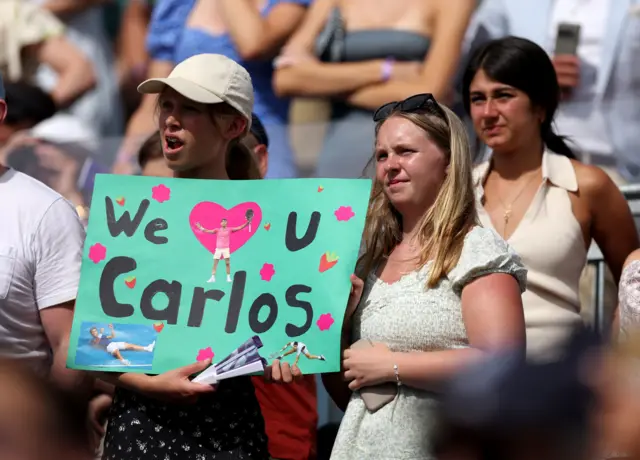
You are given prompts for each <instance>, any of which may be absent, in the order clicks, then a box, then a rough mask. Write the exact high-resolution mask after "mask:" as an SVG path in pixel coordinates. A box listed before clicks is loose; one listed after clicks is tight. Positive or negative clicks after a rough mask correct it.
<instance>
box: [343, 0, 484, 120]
mask: <svg viewBox="0 0 640 460" xmlns="http://www.w3.org/2000/svg"><path fill="white" fill-rule="evenodd" d="M435 3H437V17H436V21H435V27H434V30H433V34H432V36H431V47H430V49H429V52H428V53H427V56H426V57H425V60H424V63H423V65H422V69H421V71H420V72H419V74H417V75H416V76H415V77H413V78H412V79H410V80H407V81H398V80H390V81H388V82H386V83H381V84H376V85H369V86H366V87H364V88H361V89H359V90H357V91H355V92H354V93H352V94H350V95H349V96H348V97H347V101H348V102H349V103H350V104H351V105H354V106H356V107H361V108H364V109H371V110H373V109H376V108H378V107H380V106H381V105H382V104H386V103H387V102H390V101H400V100H403V99H405V98H407V97H409V96H412V95H414V94H419V93H432V94H433V95H434V96H435V98H436V99H438V100H442V101H443V102H445V101H444V99H446V98H448V97H449V95H450V91H451V82H452V80H453V77H454V76H455V74H456V71H457V70H458V66H459V62H460V55H461V50H462V43H463V40H464V35H465V31H466V29H467V26H468V24H469V20H470V18H471V15H472V14H473V11H474V8H475V6H476V1H475V0H439V1H437V2H435Z"/></svg>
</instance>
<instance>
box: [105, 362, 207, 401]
mask: <svg viewBox="0 0 640 460" xmlns="http://www.w3.org/2000/svg"><path fill="white" fill-rule="evenodd" d="M210 364H211V360H207V361H202V362H198V363H194V364H190V365H188V366H184V367H180V368H178V369H174V370H172V371H169V372H165V373H163V374H158V375H153V376H152V375H146V374H134V373H124V374H117V373H106V372H103V373H99V374H97V377H98V378H100V379H101V380H103V381H105V382H108V383H111V384H113V385H115V386H117V387H121V388H125V389H127V390H130V391H134V392H136V393H140V394H142V395H144V396H147V397H149V398H153V399H157V400H160V401H167V402H176V403H193V402H195V401H197V399H198V397H199V396H202V395H203V394H207V393H212V392H214V391H215V387H214V386H212V385H206V384H203V383H196V382H192V381H191V380H190V379H189V377H190V376H192V375H194V374H196V373H198V372H202V371H203V370H205V369H206V368H207V367H208V366H209V365H210Z"/></svg>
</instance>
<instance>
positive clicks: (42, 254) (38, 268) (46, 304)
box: [0, 80, 89, 389]
mask: <svg viewBox="0 0 640 460" xmlns="http://www.w3.org/2000/svg"><path fill="white" fill-rule="evenodd" d="M6 113H7V104H6V102H5V101H4V87H3V86H2V81H1V80H0V123H2V121H3V120H4V118H5V115H6ZM0 222H1V225H0V357H2V358H9V359H16V360H19V361H21V362H22V363H24V364H26V365H28V366H29V367H31V368H32V369H33V370H34V371H36V372H37V373H38V374H40V375H42V376H49V377H51V378H52V379H54V380H55V381H56V383H58V384H60V385H61V386H63V387H66V388H75V389H78V388H77V387H78V386H82V388H83V389H84V388H85V387H84V385H85V384H87V385H88V383H89V379H88V377H87V376H86V375H85V374H84V373H81V372H77V371H72V370H70V369H67V368H66V366H65V361H66V355H67V348H68V340H69V333H70V329H71V322H72V318H73V308H74V301H75V298H76V294H77V290H78V282H79V279H80V261H81V257H82V245H83V243H84V229H83V227H82V225H81V223H80V220H79V218H78V215H77V213H76V211H75V210H74V208H73V206H72V205H71V204H70V203H69V202H67V201H66V200H65V199H64V198H62V197H61V196H60V195H59V194H58V193H56V192H54V191H53V190H51V189H50V188H48V187H47V186H45V185H44V184H42V183H40V182H38V181H36V180H35V179H32V178H31V177H29V176H27V175H25V174H22V173H20V172H17V171H15V170H13V169H10V168H7V167H6V166H4V165H0ZM86 388H87V389H88V387H86Z"/></svg>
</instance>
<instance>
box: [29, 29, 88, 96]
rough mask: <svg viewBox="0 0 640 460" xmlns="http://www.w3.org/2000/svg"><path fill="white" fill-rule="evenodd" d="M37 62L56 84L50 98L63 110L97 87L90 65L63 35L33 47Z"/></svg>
mask: <svg viewBox="0 0 640 460" xmlns="http://www.w3.org/2000/svg"><path fill="white" fill-rule="evenodd" d="M36 55H37V58H38V61H39V62H40V63H42V64H47V65H49V66H50V67H51V68H52V69H53V70H54V71H55V72H56V73H57V74H58V82H57V83H56V86H55V88H53V91H52V92H51V97H52V98H53V100H54V101H55V103H56V105H57V106H58V107H66V106H68V105H70V104H71V103H72V102H74V101H75V100H76V99H78V98H79V97H80V96H82V95H83V94H84V93H86V92H87V91H89V90H90V89H92V88H93V87H94V86H95V84H96V74H95V71H94V68H93V64H92V63H91V61H89V60H88V59H87V58H86V57H85V56H84V54H83V53H82V52H81V51H80V50H79V49H78V48H76V46H75V45H73V44H72V43H71V42H70V41H68V40H67V39H66V38H65V37H64V36H57V37H51V38H48V39H46V40H45V41H44V42H42V43H41V44H39V45H37V46H36Z"/></svg>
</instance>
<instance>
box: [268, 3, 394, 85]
mask: <svg viewBox="0 0 640 460" xmlns="http://www.w3.org/2000/svg"><path fill="white" fill-rule="evenodd" d="M335 6H336V0H315V1H314V2H313V3H312V4H311V6H310V7H309V11H308V12H307V14H306V16H305V18H304V20H303V22H302V25H301V26H300V28H299V29H298V30H297V31H296V32H295V33H294V34H293V36H292V37H291V39H290V40H289V42H288V43H287V44H286V46H285V47H284V49H283V50H282V53H281V54H280V56H279V57H278V58H276V61H275V65H276V69H277V70H276V72H275V73H274V77H273V85H274V90H275V92H276V94H278V95H279V96H283V97H289V96H306V97H315V96H342V95H344V94H345V93H348V92H352V91H355V90H357V89H359V88H362V87H364V86H367V85H372V84H375V83H379V82H381V81H382V80H383V72H382V65H383V60H372V61H363V62H354V63H335V64H334V63H323V62H320V61H319V60H318V59H317V58H316V57H315V56H314V55H313V46H314V43H315V40H316V38H317V37H318V34H319V33H320V32H321V31H322V28H323V27H324V25H325V23H326V21H327V18H328V17H329V14H330V13H331V10H332V9H333V8H334V7H335Z"/></svg>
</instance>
